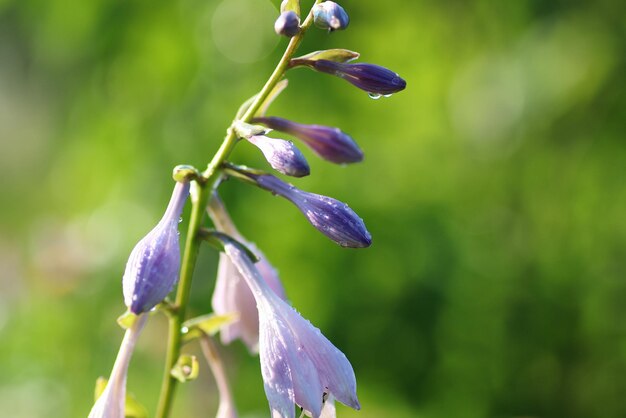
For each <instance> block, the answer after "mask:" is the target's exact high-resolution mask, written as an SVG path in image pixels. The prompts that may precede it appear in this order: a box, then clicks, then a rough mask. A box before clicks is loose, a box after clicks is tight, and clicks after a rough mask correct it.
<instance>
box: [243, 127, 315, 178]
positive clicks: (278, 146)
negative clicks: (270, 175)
mask: <svg viewBox="0 0 626 418" xmlns="http://www.w3.org/2000/svg"><path fill="white" fill-rule="evenodd" d="M246 139H247V140H248V141H250V142H251V143H252V144H254V145H255V146H256V147H257V148H259V149H260V150H261V152H262V153H263V155H264V156H265V159H266V160H267V162H268V163H269V164H270V165H271V166H272V168H273V169H274V170H276V171H278V172H279V173H282V174H285V175H287V176H292V177H304V176H308V175H309V174H310V173H311V169H310V168H309V163H308V162H307V161H306V158H304V155H302V152H301V151H300V150H299V149H298V148H296V146H295V145H294V144H293V142H291V141H285V140H284V139H277V138H270V137H269V136H265V135H254V136H250V137H247V138H246Z"/></svg>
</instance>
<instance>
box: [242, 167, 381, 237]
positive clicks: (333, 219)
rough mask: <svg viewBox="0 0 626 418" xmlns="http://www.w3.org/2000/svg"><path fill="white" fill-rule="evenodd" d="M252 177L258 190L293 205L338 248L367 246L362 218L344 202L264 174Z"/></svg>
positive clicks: (367, 233) (366, 232) (366, 234)
mask: <svg viewBox="0 0 626 418" xmlns="http://www.w3.org/2000/svg"><path fill="white" fill-rule="evenodd" d="M253 178H254V179H255V181H256V183H257V185H258V186H259V187H261V188H263V189H265V190H268V191H270V192H272V193H273V194H276V195H278V196H281V197H284V198H285V199H287V200H289V201H290V202H291V203H293V204H294V205H296V207H297V208H298V209H299V210H300V212H302V213H303V214H304V216H306V218H307V219H308V221H309V222H310V223H311V225H313V226H314V227H315V228H316V229H317V230H318V231H320V232H321V233H322V234H324V235H326V236H327V237H328V238H330V239H331V240H333V241H335V242H336V243H337V244H339V245H341V246H342V247H351V248H363V247H369V246H370V245H371V243H372V236H371V235H370V233H369V232H368V231H367V228H366V227H365V224H364V223H363V219H361V218H360V217H359V215H357V214H356V213H355V212H354V211H353V210H352V209H350V207H348V205H346V204H345V203H343V202H340V201H339V200H336V199H333V198H331V197H328V196H322V195H319V194H315V193H309V192H305V191H303V190H300V189H298V188H296V187H295V186H293V185H291V184H288V183H285V182H284V181H282V180H280V179H279V178H277V177H274V176H271V175H268V174H265V175H258V176H257V175H254V176H253Z"/></svg>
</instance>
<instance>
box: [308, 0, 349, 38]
mask: <svg viewBox="0 0 626 418" xmlns="http://www.w3.org/2000/svg"><path fill="white" fill-rule="evenodd" d="M313 22H314V23H315V26H317V27H319V28H322V29H328V30H329V31H330V32H332V31H335V30H342V29H345V28H347V27H348V24H349V23H350V17H349V16H348V14H347V13H346V11H345V10H344V9H343V7H341V6H340V5H338V4H337V3H335V2H334V1H325V2H323V3H318V4H316V5H315V6H313Z"/></svg>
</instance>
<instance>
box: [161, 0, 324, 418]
mask: <svg viewBox="0 0 626 418" xmlns="http://www.w3.org/2000/svg"><path fill="white" fill-rule="evenodd" d="M320 2H321V0H316V1H315V3H316V4H317V3H320ZM312 23H313V13H312V11H311V12H309V14H308V16H307V18H306V19H305V20H304V22H303V24H302V27H301V31H300V33H298V34H297V35H296V36H294V37H293V38H291V40H290V41H289V44H288V45H287V49H286V50H285V53H284V54H283V56H282V58H281V59H280V61H279V62H278V64H277V65H276V68H275V69H274V72H272V75H271V76H270V78H269V79H268V80H267V82H266V83H265V85H264V86H263V88H262V89H261V91H260V92H259V94H258V95H257V96H256V99H255V100H254V101H253V102H252V103H251V104H250V107H248V110H247V111H246V113H244V115H243V116H242V117H241V120H242V121H243V122H249V121H250V120H251V119H252V118H253V117H254V116H255V114H256V112H257V111H258V110H259V108H260V107H261V106H262V105H263V102H265V100H266V99H267V97H268V95H269V94H270V92H271V91H272V89H273V88H274V86H276V84H277V83H278V82H279V81H280V79H281V78H282V77H283V75H284V73H285V71H286V70H287V69H288V66H289V60H290V59H291V58H292V57H293V54H294V53H295V52H296V50H297V49H298V46H299V45H300V42H302V38H303V36H304V34H305V32H306V30H307V29H308V28H309V27H310V26H311V24H312ZM236 143H237V137H236V135H235V132H234V130H233V129H232V128H229V129H228V131H227V134H226V137H225V138H224V141H223V142H222V145H221V146H220V148H219V149H218V150H217V152H216V153H215V155H214V156H213V159H212V160H211V162H210V163H209V165H208V166H207V169H206V170H205V171H204V173H202V175H203V177H204V179H205V181H204V182H197V183H196V184H197V187H198V194H197V199H196V200H195V201H194V202H192V209H191V219H190V220H189V227H188V230H187V239H186V241H185V250H184V253H183V259H182V263H181V270H180V281H179V283H178V288H177V291H176V292H177V293H176V302H175V305H174V308H175V309H174V311H173V315H172V316H171V317H170V318H169V339H168V343H167V353H166V357H165V371H164V373H163V382H162V385H161V394H160V397H159V404H158V407H157V414H156V417H157V418H167V417H169V415H170V412H171V409H172V400H173V398H174V392H175V389H176V383H177V380H176V379H175V378H173V377H172V376H171V374H170V371H171V370H172V368H173V367H174V365H175V364H176V361H177V360H178V357H179V355H180V347H181V326H182V323H183V321H184V320H185V313H186V310H187V304H188V302H189V292H190V290H191V280H192V277H193V271H194V268H195V265H196V260H197V258H198V252H199V250H200V242H201V239H200V238H199V237H198V231H199V230H200V228H201V227H202V221H203V218H204V213H205V209H206V205H207V202H208V199H209V197H210V196H211V194H212V193H213V189H214V188H215V185H216V184H217V181H218V179H219V177H220V175H221V170H220V168H221V166H222V164H223V163H224V161H226V159H227V158H228V156H229V155H230V153H231V151H232V150H233V148H234V147H235V145H236Z"/></svg>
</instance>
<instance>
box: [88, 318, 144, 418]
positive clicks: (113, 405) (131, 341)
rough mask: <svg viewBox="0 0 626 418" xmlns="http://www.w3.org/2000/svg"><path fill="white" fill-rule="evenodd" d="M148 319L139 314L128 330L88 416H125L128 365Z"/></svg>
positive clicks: (98, 417) (100, 417)
mask: <svg viewBox="0 0 626 418" xmlns="http://www.w3.org/2000/svg"><path fill="white" fill-rule="evenodd" d="M146 319H148V316H147V315H139V316H138V317H137V318H136V319H135V322H134V323H133V324H132V325H131V326H130V327H129V328H128V329H127V330H126V333H125V334H124V339H123V340H122V345H121V346H120V351H119V352H118V354H117V358H116V359H115V364H114V365H113V370H112V371H111V376H110V377H109V381H108V382H107V385H106V387H105V388H104V391H103V392H102V394H100V396H99V397H98V399H97V400H96V403H95V404H94V405H93V407H92V408H91V412H89V417H88V418H124V416H125V415H124V409H125V406H126V376H127V374H128V365H129V364H130V358H131V357H132V355H133V351H134V349H135V344H136V343H137V339H138V338H139V334H141V330H142V329H143V326H144V325H145V323H146Z"/></svg>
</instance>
